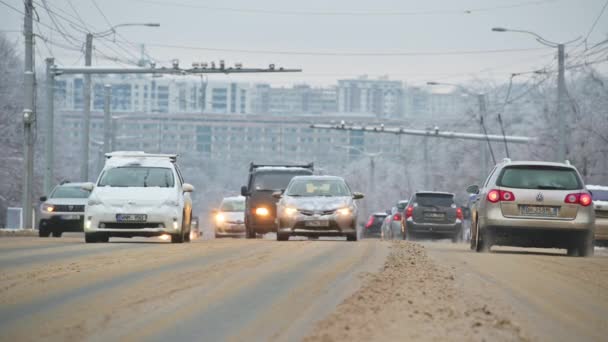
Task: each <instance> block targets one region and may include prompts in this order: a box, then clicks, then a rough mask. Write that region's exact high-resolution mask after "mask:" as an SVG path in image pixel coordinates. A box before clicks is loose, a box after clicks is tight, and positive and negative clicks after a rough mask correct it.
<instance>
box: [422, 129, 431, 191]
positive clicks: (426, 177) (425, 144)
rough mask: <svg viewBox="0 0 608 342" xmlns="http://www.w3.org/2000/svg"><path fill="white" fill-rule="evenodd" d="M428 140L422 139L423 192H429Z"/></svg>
mask: <svg viewBox="0 0 608 342" xmlns="http://www.w3.org/2000/svg"><path fill="white" fill-rule="evenodd" d="M428 140H429V139H428V138H427V137H424V140H423V147H424V190H431V188H430V181H429V179H430V175H429V172H431V168H430V166H429V142H428Z"/></svg>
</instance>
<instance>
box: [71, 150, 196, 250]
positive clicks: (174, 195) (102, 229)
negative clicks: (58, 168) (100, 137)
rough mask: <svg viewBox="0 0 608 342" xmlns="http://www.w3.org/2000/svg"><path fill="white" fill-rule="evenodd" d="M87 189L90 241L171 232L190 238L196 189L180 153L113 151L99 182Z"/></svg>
mask: <svg viewBox="0 0 608 342" xmlns="http://www.w3.org/2000/svg"><path fill="white" fill-rule="evenodd" d="M83 188H85V189H87V190H90V191H91V195H90V196H89V199H88V201H87V204H86V206H85V213H84V216H85V221H84V232H85V241H86V242H87V243H90V242H108V240H109V239H110V237H135V236H144V237H152V236H161V235H169V236H171V242H173V243H182V242H189V241H190V230H191V221H192V199H191V198H190V193H191V192H192V191H194V187H193V186H192V185H190V184H188V183H185V182H184V179H183V177H182V174H181V172H180V170H179V167H178V166H177V155H175V154H148V153H144V152H139V151H135V152H129V151H121V152H112V153H108V154H106V163H105V166H104V168H103V170H102V171H101V174H100V175H99V178H98V179H97V182H96V183H95V184H94V183H87V184H84V185H83Z"/></svg>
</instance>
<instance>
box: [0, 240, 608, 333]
mask: <svg viewBox="0 0 608 342" xmlns="http://www.w3.org/2000/svg"><path fill="white" fill-rule="evenodd" d="M551 253H552V251H541V250H536V251H524V250H504V249H501V250H499V251H497V252H494V253H490V254H477V253H473V252H470V251H469V250H468V249H467V247H466V246H465V245H464V244H456V245H455V244H450V243H441V242H439V243H428V242H423V243H409V242H404V241H397V242H392V243H391V242H381V241H375V240H365V241H359V242H357V243H350V242H345V241H323V240H319V241H288V242H276V241H272V240H268V239H267V240H255V241H253V240H232V239H227V240H207V241H203V240H198V241H195V242H193V243H191V244H183V245H172V244H169V243H163V242H159V240H156V239H141V240H135V241H133V240H128V239H117V240H116V241H115V242H114V243H110V244H94V245H85V244H83V243H82V237H81V236H76V237H67V238H61V239H38V238H3V239H0V340H20V341H33V340H40V339H43V340H51V341H53V340H62V341H63V340H72V341H79V340H93V341H106V340H119V339H121V340H153V341H166V340H207V341H218V340H232V341H251V340H256V341H267V340H278V341H285V340H289V341H292V340H301V339H305V340H309V341H318V340H322V341H395V340H422V341H427V340H430V341H444V340H452V341H461V340H471V341H482V340H491V341H513V340H540V341H549V340H589V341H592V340H603V336H605V335H606V326H607V324H606V323H607V321H606V317H608V288H607V287H608V286H607V285H606V284H608V253H606V252H605V251H604V250H600V251H599V252H596V254H597V255H596V256H595V257H593V258H568V257H564V256H561V255H558V254H551Z"/></svg>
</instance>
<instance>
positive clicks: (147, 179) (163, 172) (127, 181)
mask: <svg viewBox="0 0 608 342" xmlns="http://www.w3.org/2000/svg"><path fill="white" fill-rule="evenodd" d="M173 184H174V180H173V172H172V170H171V169H169V168H161V167H131V166H129V167H116V168H112V169H108V170H106V171H104V173H103V174H102V175H101V178H100V180H99V186H111V187H142V188H146V187H161V188H171V187H173Z"/></svg>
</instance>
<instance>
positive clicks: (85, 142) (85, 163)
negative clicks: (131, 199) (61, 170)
mask: <svg viewBox="0 0 608 342" xmlns="http://www.w3.org/2000/svg"><path fill="white" fill-rule="evenodd" d="M126 26H147V27H159V26H160V24H159V23H124V24H118V25H114V26H112V27H110V28H109V29H108V30H105V31H101V32H97V33H91V32H89V33H87V35H86V44H85V55H84V56H85V59H84V63H85V66H91V62H92V59H93V37H97V38H101V37H105V36H108V35H111V34H114V33H116V29H117V28H119V27H126ZM83 106H84V113H83V114H84V115H83V120H84V122H83V128H84V132H83V134H82V160H81V166H80V178H81V180H82V181H83V182H86V181H88V180H89V140H90V134H91V127H90V126H91V74H85V75H84V91H83Z"/></svg>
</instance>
